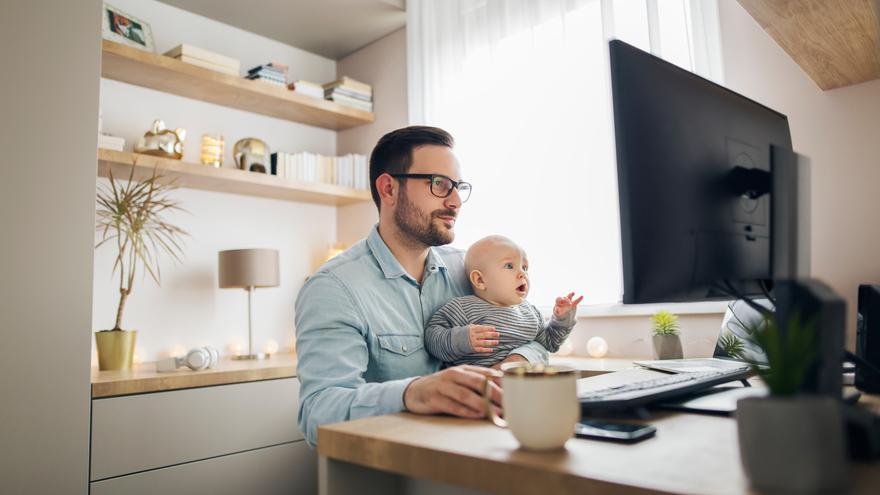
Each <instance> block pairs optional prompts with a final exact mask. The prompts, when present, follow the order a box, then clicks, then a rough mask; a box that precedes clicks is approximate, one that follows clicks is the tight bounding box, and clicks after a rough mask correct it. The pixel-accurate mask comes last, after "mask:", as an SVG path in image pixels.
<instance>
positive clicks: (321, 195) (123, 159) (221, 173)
mask: <svg viewBox="0 0 880 495" xmlns="http://www.w3.org/2000/svg"><path fill="white" fill-rule="evenodd" d="M135 160H137V165H136V166H135V167H136V168H135V177H136V178H139V179H140V178H144V177H149V176H150V174H152V173H153V168H154V167H156V168H158V170H159V171H160V172H161V173H162V174H164V175H165V177H167V178H168V179H175V180H176V183H177V184H178V185H179V186H181V187H186V188H189V189H201V190H205V191H215V192H224V193H234V194H244V195H247V196H257V197H262V198H272V199H282V200H287V201H300V202H305V203H318V204H327V205H336V206H342V205H349V204H354V203H360V202H363V201H369V200H370V192H369V191H364V190H361V189H353V188H350V187H341V186H334V185H330V184H318V183H311V182H298V181H294V180H289V179H284V178H281V177H277V176H274V175H266V174H259V173H255V172H245V171H244V170H238V169H233V168H213V167H206V166H204V165H199V164H194V163H186V162H181V161H180V160H171V159H168V158H160V157H156V156H151V155H142V154H139V153H129V152H125V151H114V150H107V149H99V150H98V175H99V176H101V177H108V176H109V171H110V170H112V171H113V177H114V178H116V179H127V178H128V176H129V173H130V172H131V164H132V163H133V162H134V161H135Z"/></svg>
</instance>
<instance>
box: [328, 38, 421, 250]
mask: <svg viewBox="0 0 880 495" xmlns="http://www.w3.org/2000/svg"><path fill="white" fill-rule="evenodd" d="M336 72H337V74H338V75H339V76H350V77H353V78H355V79H357V80H360V81H364V82H366V83H369V84H372V85H373V102H374V106H375V113H376V121H375V122H373V123H372V124H369V125H364V126H360V127H354V128H352V129H347V130H345V131H342V132H340V133H339V137H338V140H337V148H338V149H339V153H340V154H346V153H361V154H364V155H367V156H369V155H370V152H372V151H373V146H375V145H376V142H377V141H379V138H381V137H382V136H383V135H385V134H386V133H388V132H390V131H393V130H394V129H399V128H401V127H406V126H407V125H408V111H407V108H408V106H407V99H406V98H407V97H406V87H407V85H406V28H404V29H399V30H397V31H395V32H393V33H391V34H389V35H388V36H385V37H384V38H382V39H379V40H377V41H375V42H373V43H371V44H369V45H367V46H365V47H364V48H361V49H360V50H358V51H356V52H354V53H352V54H351V55H349V56H347V57H345V58H343V59H342V60H340V61H339V63H338V65H337V68H336ZM337 220H338V227H337V238H338V240H339V242H341V243H343V244H345V245H347V246H350V245H351V244H353V243H355V242H357V240H358V239H361V238H362V237H365V236H366V235H367V233H369V230H370V228H371V227H372V226H373V224H375V223H376V222H377V221H379V216H378V214H377V212H376V206H375V205H374V204H373V203H372V201H371V202H370V203H363V204H356V205H350V206H346V207H342V208H340V209H339V214H338V219H337Z"/></svg>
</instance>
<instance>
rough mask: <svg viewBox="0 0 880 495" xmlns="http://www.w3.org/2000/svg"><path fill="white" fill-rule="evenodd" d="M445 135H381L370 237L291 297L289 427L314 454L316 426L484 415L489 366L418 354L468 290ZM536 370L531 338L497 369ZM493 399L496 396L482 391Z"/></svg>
mask: <svg viewBox="0 0 880 495" xmlns="http://www.w3.org/2000/svg"><path fill="white" fill-rule="evenodd" d="M452 147H453V139H452V136H450V135H449V134H448V133H447V132H446V131H443V130H442V129H437V128H434V127H422V126H413V127H406V128H403V129H398V130H396V131H393V132H390V133H388V134H386V135H385V136H383V137H382V139H380V140H379V142H378V143H377V144H376V147H375V148H374V149H373V153H372V155H371V156H370V183H371V186H370V189H371V193H372V196H373V201H374V202H375V203H376V207H377V208H378V209H379V223H378V224H377V225H376V226H375V227H374V228H373V230H372V231H371V232H370V235H369V236H368V237H367V238H366V239H363V240H361V241H360V242H358V243H357V244H355V245H354V246H353V247H352V248H351V249H349V250H348V251H346V252H344V253H342V254H340V255H339V256H337V257H336V258H334V259H333V260H331V261H329V262H328V263H327V264H325V265H324V266H323V267H321V269H320V270H319V271H318V273H316V274H314V275H313V276H311V277H310V278H309V280H308V281H307V282H306V284H305V285H304V286H303V288H302V290H300V293H299V297H298V298H297V300H296V347H297V357H298V363H297V375H298V378H299V381H300V384H301V388H300V410H299V427H300V429H301V430H302V431H303V432H304V434H305V437H306V440H307V441H308V442H309V444H310V445H312V446H314V445H315V444H316V442H317V428H318V426H319V425H321V424H325V423H335V422H339V421H346V420H350V419H356V418H361V417H366V416H374V415H379V414H389V413H395V412H401V411H410V412H413V413H419V414H436V413H446V414H452V415H455V416H461V417H465V418H481V417H483V416H484V410H483V406H482V388H483V384H484V381H485V377H486V376H492V375H493V374H494V373H497V372H494V371H493V370H490V369H488V368H481V367H477V366H456V367H453V368H447V369H444V370H442V371H438V370H439V369H440V364H441V363H440V362H439V361H437V360H436V359H435V358H433V357H432V356H430V355H429V354H428V353H427V351H426V350H425V347H424V328H425V324H426V323H427V321H428V319H430V318H431V315H433V314H434V312H435V311H436V310H437V309H439V308H440V306H442V305H443V304H445V303H446V302H447V301H449V300H450V299H452V298H453V297H458V296H463V295H466V294H469V293H470V287H469V284H468V282H467V278H466V276H465V273H464V260H463V256H464V255H463V253H462V252H461V251H459V250H456V249H452V248H449V247H439V246H443V245H445V244H449V243H450V242H452V240H453V238H454V237H455V221H456V219H457V217H458V214H459V210H460V208H461V205H462V203H463V202H464V201H466V200H467V197H468V196H469V195H470V184H468V183H466V182H462V181H461V170H460V166H459V163H458V160H457V158H456V157H455V154H454V153H453V151H452ZM526 359H527V360H529V361H532V362H541V361H544V362H546V360H547V351H546V350H545V349H544V348H543V347H541V345H540V344H538V343H536V342H531V343H529V344H527V345H525V346H523V347H520V348H518V349H515V350H514V351H513V352H511V354H510V356H509V357H508V359H507V360H508V361H522V360H526ZM491 387H492V392H493V399H494V400H495V401H496V402H497V403H500V397H501V391H500V389H499V388H498V387H497V386H495V385H494V384H491Z"/></svg>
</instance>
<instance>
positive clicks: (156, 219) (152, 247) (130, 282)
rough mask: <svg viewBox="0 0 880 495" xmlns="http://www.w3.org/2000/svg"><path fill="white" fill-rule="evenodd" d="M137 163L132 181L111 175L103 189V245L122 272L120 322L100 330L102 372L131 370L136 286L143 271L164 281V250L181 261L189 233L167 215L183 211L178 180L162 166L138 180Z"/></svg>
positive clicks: (99, 220) (97, 336)
mask: <svg viewBox="0 0 880 495" xmlns="http://www.w3.org/2000/svg"><path fill="white" fill-rule="evenodd" d="M134 173H135V163H132V166H131V173H130V174H129V177H128V181H127V182H126V183H125V184H122V183H121V181H117V180H116V179H114V177H113V173H112V171H111V172H110V174H109V184H107V185H102V186H101V187H99V189H98V195H97V196H98V207H97V225H96V228H97V230H98V232H99V233H100V237H101V240H100V241H99V242H98V244H97V245H96V246H95V249H98V248H100V247H101V246H103V245H105V244H106V245H108V246H113V247H114V248H115V249H116V258H115V261H114V264H113V275H114V276H115V275H116V273H117V272H118V273H119V307H118V308H117V310H116V324H115V325H114V326H113V328H112V329H110V330H101V331H98V332H95V344H96V346H97V348H98V368H99V369H101V370H123V369H131V362H132V357H133V356H134V347H135V341H136V339H137V330H123V329H122V316H123V314H124V312H125V303H126V301H127V300H128V296H129V295H131V290H132V288H133V286H134V282H135V276H136V274H137V273H138V272H141V273H142V274H147V275H149V276H150V278H152V279H153V280H154V281H155V282H156V283H157V284H159V283H160V279H161V275H160V271H159V257H160V255H161V254H162V253H166V254H168V255H169V256H171V257H172V258H173V259H174V260H175V261H180V259H181V256H182V254H183V251H182V248H181V243H180V241H181V239H182V237H183V236H185V235H187V234H186V232H185V231H183V230H182V229H180V228H178V227H176V226H174V225H171V224H169V223H167V222H165V221H164V220H163V218H162V215H163V214H165V213H168V212H172V211H175V210H181V208H180V206H179V205H178V203H177V202H175V201H172V200H171V199H169V198H168V197H167V193H168V192H169V191H171V190H172V189H176V186H175V185H174V183H173V181H160V179H161V178H162V176H161V175H158V174H157V171H156V169H153V173H152V175H151V176H150V177H148V178H146V179H142V180H135V178H134Z"/></svg>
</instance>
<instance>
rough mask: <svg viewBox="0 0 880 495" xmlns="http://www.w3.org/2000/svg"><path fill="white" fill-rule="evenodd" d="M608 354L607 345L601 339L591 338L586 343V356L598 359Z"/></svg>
mask: <svg viewBox="0 0 880 495" xmlns="http://www.w3.org/2000/svg"><path fill="white" fill-rule="evenodd" d="M607 353H608V343H607V342H605V339H603V338H602V337H593V338H591V339H590V340H588V341H587V354H589V355H590V356H591V357H594V358H600V357H603V356H605V354H607Z"/></svg>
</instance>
